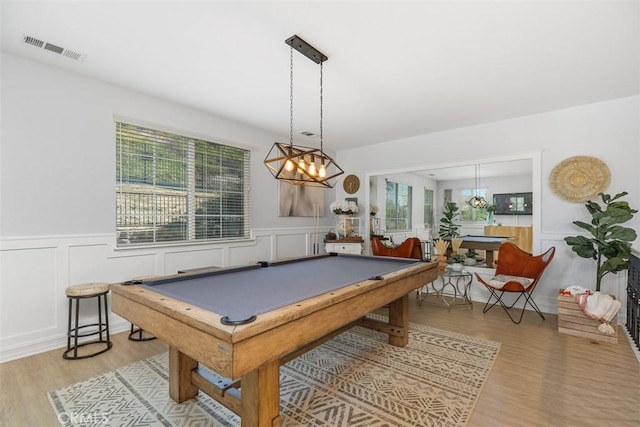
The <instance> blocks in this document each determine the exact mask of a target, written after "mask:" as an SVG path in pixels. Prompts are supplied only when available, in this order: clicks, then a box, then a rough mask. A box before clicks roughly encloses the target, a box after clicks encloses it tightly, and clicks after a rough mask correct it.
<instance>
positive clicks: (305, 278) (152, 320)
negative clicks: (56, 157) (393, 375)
mask: <svg viewBox="0 0 640 427" xmlns="http://www.w3.org/2000/svg"><path fill="white" fill-rule="evenodd" d="M436 277H437V264H436V263H426V262H421V261H416V260H409V259H401V258H386V257H369V256H362V255H346V254H335V253H334V254H325V255H316V256H311V257H304V258H298V259H293V260H287V261H279V262H262V263H258V264H255V265H249V266H243V267H234V268H222V269H219V270H214V271H209V272H203V273H194V274H175V275H170V276H161V277H156V278H152V279H150V280H143V281H134V282H125V283H121V284H114V285H112V286H111V290H112V309H113V311H114V312H115V313H116V314H118V315H120V316H122V317H124V318H125V319H127V320H128V321H130V322H131V323H134V324H136V325H138V326H140V327H141V328H142V329H144V330H145V331H147V332H149V333H151V334H153V335H155V336H156V337H158V338H159V339H161V340H163V341H165V342H166V343H167V344H168V345H169V394H170V396H171V398H172V399H173V400H175V401H176V402H183V401H185V400H188V399H190V398H192V397H194V396H195V395H196V394H197V393H198V390H202V391H204V392H206V393H207V394H209V395H210V396H211V397H213V398H214V399H216V400H218V401H220V402H221V403H223V404H224V405H225V406H227V407H228V408H229V409H231V410H232V411H234V412H235V413H237V414H238V415H240V417H241V420H242V426H245V427H246V426H277V425H279V424H280V406H279V404H280V383H279V378H280V376H279V375H280V374H279V367H280V365H282V364H284V363H286V362H288V361H289V360H292V359H293V358H295V357H297V356H299V355H300V354H303V353H304V352H306V351H308V350H310V349H312V348H314V347H315V346H317V345H320V344H322V343H323V342H325V341H326V340H328V339H330V338H332V337H334V336H336V335H337V334H339V333H341V332H343V331H345V330H346V329H348V328H350V327H352V326H354V325H361V326H366V327H370V328H373V329H376V330H378V331H381V332H384V333H387V334H388V335H389V343H391V344H392V345H396V346H405V345H406V344H407V342H408V293H409V292H410V291H412V290H414V289H417V288H419V287H421V286H423V285H424V284H426V283H429V282H431V281H433V280H435V279H436ZM386 304H389V322H388V323H387V322H378V321H375V320H372V319H369V318H366V317H365V315H366V314H367V313H369V312H371V311H373V310H375V309H377V308H379V307H382V306H384V305H386ZM199 364H201V365H204V366H206V367H208V368H209V369H210V370H212V371H214V372H215V373H216V375H211V373H210V371H205V370H202V369H199V368H198V366H199ZM218 375H219V376H218ZM240 387H241V388H240Z"/></svg>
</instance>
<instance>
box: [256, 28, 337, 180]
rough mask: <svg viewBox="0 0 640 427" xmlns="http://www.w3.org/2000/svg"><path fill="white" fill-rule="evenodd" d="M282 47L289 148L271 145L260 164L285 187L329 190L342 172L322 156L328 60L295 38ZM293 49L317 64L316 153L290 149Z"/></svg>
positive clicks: (282, 144)
mask: <svg viewBox="0 0 640 427" xmlns="http://www.w3.org/2000/svg"><path fill="white" fill-rule="evenodd" d="M285 43H286V44H288V45H289V46H290V47H291V49H290V50H291V51H290V55H289V57H290V68H289V69H290V78H289V83H290V84H289V90H290V96H289V102H290V104H289V144H286V143H282V142H275V143H274V144H273V146H272V147H271V150H269V154H267V157H266V158H265V160H264V164H265V165H266V166H267V168H268V169H269V171H271V173H272V174H273V176H274V177H275V178H276V179H279V180H281V181H285V182H288V183H289V184H293V185H301V186H309V187H328V188H333V186H334V185H335V181H333V180H334V178H336V177H338V176H339V175H342V174H343V173H344V171H343V170H342V168H340V166H338V165H337V164H336V162H335V161H334V160H333V159H332V158H331V157H330V156H329V155H327V154H326V153H325V152H324V147H323V129H322V119H323V115H322V113H323V111H322V107H323V105H322V101H323V97H322V95H323V94H322V63H323V62H324V61H326V60H327V59H328V58H327V56H326V55H324V54H323V53H321V52H320V51H318V50H317V49H316V48H314V47H313V46H311V45H310V44H309V43H307V42H305V41H304V40H302V39H301V38H300V37H298V36H297V35H294V36H291V37H289V38H288V39H287V40H285ZM293 49H295V50H297V51H298V52H300V53H302V54H303V55H304V56H306V57H307V58H309V59H311V60H312V61H313V62H315V63H316V64H320V149H317V148H311V147H304V146H301V145H294V143H293Z"/></svg>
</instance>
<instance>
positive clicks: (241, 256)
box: [227, 234, 275, 265]
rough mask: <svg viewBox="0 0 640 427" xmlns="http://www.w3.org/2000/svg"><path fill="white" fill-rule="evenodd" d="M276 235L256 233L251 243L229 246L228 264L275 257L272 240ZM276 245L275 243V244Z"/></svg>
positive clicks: (247, 262) (254, 261)
mask: <svg viewBox="0 0 640 427" xmlns="http://www.w3.org/2000/svg"><path fill="white" fill-rule="evenodd" d="M274 239H275V237H274V236H273V235H272V234H265V235H256V236H255V238H254V240H253V241H252V242H250V243H245V244H244V245H242V246H232V247H230V248H229V251H228V253H229V255H228V260H229V262H228V264H227V265H244V264H249V263H256V262H258V261H265V260H271V259H274V258H275V256H272V242H273V241H274ZM273 247H275V244H273Z"/></svg>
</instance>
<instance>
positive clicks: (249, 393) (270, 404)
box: [240, 360, 280, 427]
mask: <svg viewBox="0 0 640 427" xmlns="http://www.w3.org/2000/svg"><path fill="white" fill-rule="evenodd" d="M240 392H241V393H242V415H241V416H240V419H241V422H242V427H278V426H280V362H279V361H278V360H275V361H271V362H267V363H265V364H264V365H262V366H260V367H259V368H258V369H256V370H254V371H251V372H249V373H248V374H247V375H244V376H243V377H242V385H241V387H240Z"/></svg>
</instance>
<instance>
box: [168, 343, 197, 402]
mask: <svg viewBox="0 0 640 427" xmlns="http://www.w3.org/2000/svg"><path fill="white" fill-rule="evenodd" d="M197 367H198V362H197V361H196V360H195V359H192V358H191V357H189V356H187V355H186V354H184V353H182V352H181V351H180V350H178V349H177V348H175V347H173V346H170V347H169V397H171V399H173V400H174V401H175V402H178V403H182V402H184V401H185V400H189V399H191V398H192V397H195V396H196V395H197V394H198V387H196V386H194V385H193V384H191V371H192V370H193V369H195V368H197Z"/></svg>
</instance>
